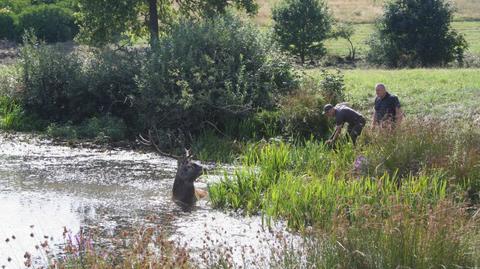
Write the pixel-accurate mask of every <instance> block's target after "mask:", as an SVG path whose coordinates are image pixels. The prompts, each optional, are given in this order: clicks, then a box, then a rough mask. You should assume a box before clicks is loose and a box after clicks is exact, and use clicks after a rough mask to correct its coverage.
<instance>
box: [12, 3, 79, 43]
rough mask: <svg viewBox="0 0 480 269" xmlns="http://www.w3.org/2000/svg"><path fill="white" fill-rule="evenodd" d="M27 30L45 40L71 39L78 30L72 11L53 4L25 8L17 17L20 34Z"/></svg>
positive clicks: (62, 40)
mask: <svg viewBox="0 0 480 269" xmlns="http://www.w3.org/2000/svg"><path fill="white" fill-rule="evenodd" d="M28 30H33V32H34V33H35V35H36V36H37V37H38V38H40V39H42V40H45V41H46V42H52V43H53V42H64V41H69V40H72V39H73V38H74V37H75V35H76V34H77V32H78V26H77V25H76V24H75V20H74V18H73V12H72V11H71V10H69V9H65V8H61V7H58V6H55V5H38V6H31V7H29V8H26V9H24V10H23V11H22V13H20V15H19V18H18V31H19V32H20V36H21V35H22V34H23V33H24V32H25V31H28Z"/></svg>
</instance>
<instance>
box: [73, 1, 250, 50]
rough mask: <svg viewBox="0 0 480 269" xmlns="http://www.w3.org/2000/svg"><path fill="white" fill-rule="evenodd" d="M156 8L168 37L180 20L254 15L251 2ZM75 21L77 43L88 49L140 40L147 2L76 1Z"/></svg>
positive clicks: (174, 3) (178, 3)
mask: <svg viewBox="0 0 480 269" xmlns="http://www.w3.org/2000/svg"><path fill="white" fill-rule="evenodd" d="M154 2H155V5H156V6H157V12H158V20H159V24H160V31H161V32H162V33H164V34H165V33H168V32H169V31H170V30H171V28H172V26H173V25H174V24H175V23H176V22H177V21H178V20H179V17H180V16H186V17H189V18H191V19H195V18H198V17H210V18H212V17H214V16H216V15H221V14H225V13H226V9H227V7H229V6H235V7H237V8H239V9H244V10H245V11H246V12H247V13H249V14H254V13H255V12H256V11H257V8H258V7H257V5H256V3H255V1H254V0H234V1H227V0H208V1H196V0H185V1H174V0H164V1H154ZM78 8H79V10H80V12H79V13H78V15H79V16H78V20H79V23H80V25H81V26H80V28H81V29H80V40H82V41H83V42H85V43H88V44H91V45H97V46H101V45H105V44H109V43H117V42H119V41H124V40H128V39H131V38H137V37H141V36H144V35H145V34H146V33H147V28H149V27H152V26H151V24H149V20H150V18H149V9H148V6H147V1H143V0H126V1H117V0H104V1H98V0H79V1H78Z"/></svg>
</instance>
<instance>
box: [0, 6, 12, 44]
mask: <svg viewBox="0 0 480 269" xmlns="http://www.w3.org/2000/svg"><path fill="white" fill-rule="evenodd" d="M1 39H8V40H14V39H15V23H14V19H13V16H12V15H11V13H9V12H2V10H1V9H0V40H1Z"/></svg>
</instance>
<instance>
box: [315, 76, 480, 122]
mask: <svg viewBox="0 0 480 269" xmlns="http://www.w3.org/2000/svg"><path fill="white" fill-rule="evenodd" d="M307 74H308V75H310V76H312V77H318V76H319V75H320V71H319V70H309V71H307ZM344 75H345V86H346V90H345V92H346V95H347V100H348V101H349V103H350V104H351V105H352V106H354V107H357V108H359V109H360V110H362V111H363V112H365V114H366V115H368V117H370V115H371V112H372V110H373V101H374V99H375V90H374V86H375V84H376V83H379V82H382V83H384V84H385V85H386V86H387V88H388V90H389V91H390V92H392V93H394V94H396V95H398V97H399V98H400V102H401V103H402V106H403V108H404V110H405V112H406V115H407V117H413V118H415V117H423V116H428V117H437V118H438V117H440V118H458V119H466V118H469V119H472V118H473V119H474V120H475V119H477V120H478V117H479V115H480V108H479V107H478V99H479V98H480V69H403V70H380V69H370V70H358V69H357V70H344Z"/></svg>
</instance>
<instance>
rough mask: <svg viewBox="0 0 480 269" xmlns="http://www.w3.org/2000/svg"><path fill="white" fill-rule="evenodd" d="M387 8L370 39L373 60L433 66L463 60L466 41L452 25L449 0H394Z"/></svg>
mask: <svg viewBox="0 0 480 269" xmlns="http://www.w3.org/2000/svg"><path fill="white" fill-rule="evenodd" d="M384 9H385V12H384V15H383V17H382V18H381V19H380V21H379V22H378V23H377V24H376V28H377V30H376V33H374V34H373V35H372V37H371V40H370V41H369V45H370V51H369V53H368V58H369V60H370V61H371V62H374V63H377V64H384V65H387V66H390V67H403V66H410V67H412V66H423V67H430V66H438V65H445V64H447V63H448V62H451V61H453V60H458V61H459V62H461V61H463V53H464V51H465V49H466V48H467V43H466V41H465V39H464V38H463V36H462V35H461V34H458V33H457V32H456V31H455V30H453V29H452V28H451V25H450V23H451V21H452V18H453V7H452V6H451V4H450V3H449V2H445V1H444V0H428V1H425V0H395V1H393V2H389V3H387V4H386V6H385V8H384Z"/></svg>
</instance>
